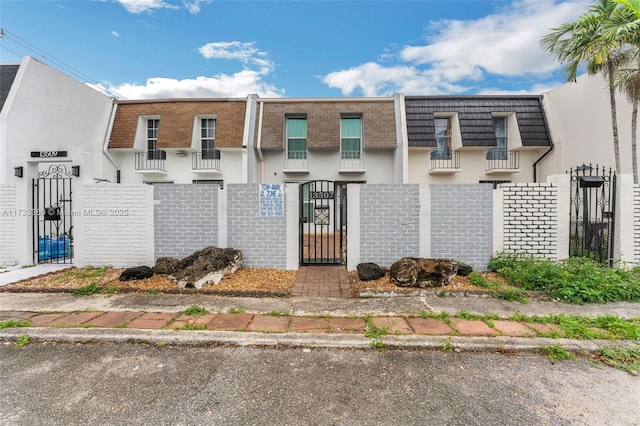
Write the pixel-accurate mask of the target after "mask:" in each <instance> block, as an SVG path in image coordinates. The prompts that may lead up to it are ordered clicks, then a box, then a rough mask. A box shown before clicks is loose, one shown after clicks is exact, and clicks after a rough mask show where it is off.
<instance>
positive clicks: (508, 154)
mask: <svg viewBox="0 0 640 426" xmlns="http://www.w3.org/2000/svg"><path fill="white" fill-rule="evenodd" d="M486 158H487V170H486V171H485V173H486V174H494V173H519V172H520V153H519V152H517V151H507V150H506V149H502V148H492V149H490V150H488V151H487V154H486Z"/></svg>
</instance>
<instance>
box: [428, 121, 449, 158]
mask: <svg viewBox="0 0 640 426" xmlns="http://www.w3.org/2000/svg"><path fill="white" fill-rule="evenodd" d="M434 126H435V132H436V149H435V150H434V151H432V152H431V158H432V159H436V158H437V159H449V158H451V118H450V117H441V118H436V119H434Z"/></svg>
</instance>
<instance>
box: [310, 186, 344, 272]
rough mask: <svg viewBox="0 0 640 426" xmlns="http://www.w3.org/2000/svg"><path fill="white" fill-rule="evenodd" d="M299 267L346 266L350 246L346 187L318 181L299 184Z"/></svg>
mask: <svg viewBox="0 0 640 426" xmlns="http://www.w3.org/2000/svg"><path fill="white" fill-rule="evenodd" d="M299 222H300V234H299V235H300V264H301V265H327V264H343V263H344V262H345V259H346V247H347V186H346V184H338V183H336V182H333V181H327V180H317V181H311V182H305V183H303V184H301V185H300V221H299Z"/></svg>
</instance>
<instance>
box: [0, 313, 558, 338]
mask: <svg viewBox="0 0 640 426" xmlns="http://www.w3.org/2000/svg"><path fill="white" fill-rule="evenodd" d="M7 320H14V321H28V322H29V324H30V326H32V327H82V328H88V327H95V328H129V329H154V330H161V329H164V330H185V332H187V331H186V330H204V329H206V330H213V331H254V332H264V333H330V334H365V332H366V331H367V321H370V322H371V324H373V325H374V326H376V327H378V328H380V329H382V330H384V331H385V332H386V334H389V335H394V334H402V335H435V336H510V337H536V336H540V335H545V334H547V335H548V334H549V333H555V334H556V335H557V336H558V337H562V333H561V331H560V329H559V328H558V327H557V326H555V325H553V324H548V325H541V324H535V323H523V322H518V321H510V320H494V321H489V322H484V321H477V320H476V321H471V320H465V319H461V318H455V317H453V318H451V319H450V320H449V321H440V320H436V319H434V318H421V317H411V316H375V317H371V318H368V319H367V320H365V319H362V318H344V317H306V316H291V315H281V314H277V315H273V316H271V315H264V314H249V313H237V314H230V313H208V314H205V315H202V316H197V317H196V316H189V315H186V314H184V313H177V314H175V313H162V312H101V311H95V312H66V313H62V312H59V313H39V312H0V321H7Z"/></svg>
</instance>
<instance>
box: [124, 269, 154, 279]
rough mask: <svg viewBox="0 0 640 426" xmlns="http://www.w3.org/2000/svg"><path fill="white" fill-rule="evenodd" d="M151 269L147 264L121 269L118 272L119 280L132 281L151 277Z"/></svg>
mask: <svg viewBox="0 0 640 426" xmlns="http://www.w3.org/2000/svg"><path fill="white" fill-rule="evenodd" d="M152 276H153V271H152V270H151V268H149V267H148V266H135V267H133V268H128V269H125V270H124V271H122V273H121V274H120V281H133V280H144V279H145V278H151V277H152Z"/></svg>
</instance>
